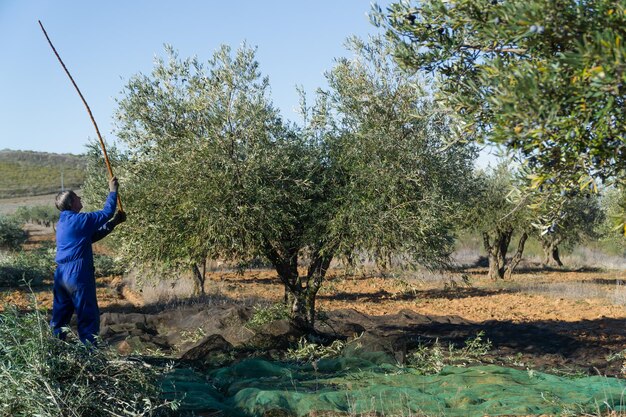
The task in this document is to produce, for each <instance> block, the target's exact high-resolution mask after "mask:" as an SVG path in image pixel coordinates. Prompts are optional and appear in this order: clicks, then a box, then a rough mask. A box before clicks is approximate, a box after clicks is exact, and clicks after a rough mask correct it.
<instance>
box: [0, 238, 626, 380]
mask: <svg viewBox="0 0 626 417" xmlns="http://www.w3.org/2000/svg"><path fill="white" fill-rule="evenodd" d="M30 232H31V238H30V241H29V244H30V245H36V244H37V243H38V242H40V241H42V240H50V239H53V235H52V234H51V230H37V229H32V230H31V231H30ZM624 283H626V271H604V270H589V269H587V270H549V271H546V270H542V269H540V268H537V267H533V266H532V265H527V266H526V268H523V269H522V270H521V271H520V273H518V274H516V275H515V276H514V277H513V278H512V280H510V281H499V282H493V281H491V280H489V279H487V277H486V271H485V269H481V268H474V269H466V270H463V271H459V272H458V273H450V274H432V273H428V272H421V273H413V274H412V275H403V276H401V277H392V276H387V277H385V276H381V274H380V273H372V272H370V273H367V274H365V273H358V274H353V275H346V274H345V271H343V270H341V269H336V270H332V271H331V272H330V274H329V277H328V279H327V281H326V282H325V284H324V287H323V289H322V290H321V292H320V294H319V295H318V308H319V309H320V310H322V311H324V312H325V313H326V315H327V316H328V317H329V318H330V320H331V321H333V322H334V324H335V326H348V327H350V326H352V328H355V329H360V330H365V331H368V332H371V333H373V334H376V335H378V336H379V337H382V338H385V337H389V338H396V339H397V338H398V337H402V338H403V339H402V340H403V343H405V344H408V348H409V349H410V348H413V347H416V346H417V345H418V344H421V343H433V342H434V341H435V340H438V341H439V342H451V343H455V344H457V345H460V344H462V343H463V341H464V340H467V338H470V337H473V336H475V335H476V334H478V332H480V331H483V332H485V337H486V338H488V339H489V340H490V341H491V342H492V343H493V349H492V352H490V358H491V359H493V360H496V361H499V362H507V363H509V364H511V365H515V366H519V367H530V368H533V369H535V368H538V369H547V370H554V371H555V372H562V373H568V372H580V371H583V372H587V373H600V374H605V375H612V376H622V377H624V376H626V375H624V374H623V372H624V359H625V358H624V353H625V352H626V285H624ZM176 285H177V284H176ZM174 287H175V284H174V283H172V284H171V288H172V291H174ZM205 289H206V292H207V294H208V297H209V298H210V299H212V300H214V301H213V302H211V304H210V307H211V311H212V313H211V314H213V315H215V314H218V313H216V311H225V310H227V309H229V308H233V306H248V307H249V306H250V305H254V304H255V303H262V304H264V305H267V304H269V303H273V302H277V301H279V300H281V299H282V297H283V286H282V285H281V284H280V283H279V281H278V278H277V276H276V273H275V272H274V271H272V270H269V269H260V270H251V271H246V272H245V273H244V274H237V273H235V272H232V271H227V270H224V271H221V270H216V271H213V272H211V273H210V277H209V279H208V282H207V284H206V286H205ZM97 291H98V299H99V303H100V307H101V311H102V312H103V313H109V316H108V317H113V316H112V315H115V317H118V320H122V319H120V318H119V317H122V316H123V315H125V314H126V315H128V314H137V313H145V314H147V313H150V314H154V313H156V312H159V313H161V314H163V313H164V311H165V310H167V309H170V308H176V307H173V306H174V304H173V303H171V302H165V301H164V300H159V299H155V296H154V294H152V295H151V294H150V286H149V285H148V286H144V287H143V288H140V287H139V286H138V285H137V284H136V283H135V282H134V281H133V280H130V279H129V278H128V277H126V278H124V277H105V278H100V279H98V290H97ZM33 292H34V294H35V295H36V298H37V302H38V303H39V305H40V306H42V307H46V308H50V307H51V304H52V292H51V283H50V282H46V283H45V284H44V285H43V286H41V287H38V288H34V289H33ZM28 298H29V294H28V292H27V291H24V290H23V289H12V288H0V305H4V304H7V303H8V304H14V305H17V306H19V307H22V308H27V307H28V306H29V300H28ZM218 299H219V300H220V301H219V303H217V302H215V300H218ZM216 309H217V310H216ZM196 310H197V308H196ZM218 315H219V314H218ZM110 320H112V319H110ZM620 352H622V358H621V359H620V358H619V354H620ZM611 357H613V358H617V359H616V360H609V359H611Z"/></svg>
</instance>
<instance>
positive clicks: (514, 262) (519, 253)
mask: <svg viewBox="0 0 626 417" xmlns="http://www.w3.org/2000/svg"><path fill="white" fill-rule="evenodd" d="M526 239H528V233H526V232H524V233H522V235H521V236H520V238H519V243H518V244H517V251H516V252H515V255H513V258H511V261H510V262H509V264H508V265H507V267H506V272H505V274H504V279H510V278H511V276H512V275H513V271H515V268H517V265H519V263H520V261H521V260H522V255H523V254H524V245H525V244H526Z"/></svg>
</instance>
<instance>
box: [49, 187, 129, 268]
mask: <svg viewBox="0 0 626 417" xmlns="http://www.w3.org/2000/svg"><path fill="white" fill-rule="evenodd" d="M116 207H117V193H116V192H110V193H109V196H108V197H107V199H106V202H105V203H104V208H103V209H102V210H100V211H93V212H88V213H75V212H73V211H71V210H64V211H62V212H61V214H60V218H59V222H58V224H57V232H56V239H57V255H56V259H55V260H56V262H57V264H59V265H63V264H67V263H71V262H74V261H79V260H82V261H83V265H82V266H83V267H87V268H89V269H92V268H90V267H93V250H92V248H91V244H92V243H93V242H95V241H96V240H99V239H101V238H102V237H104V236H106V235H107V234H108V233H109V232H110V231H111V230H112V227H111V226H110V225H109V224H107V222H108V221H109V220H110V219H111V218H112V217H113V215H114V214H115V209H116ZM109 229H111V230H109ZM85 263H86V265H85Z"/></svg>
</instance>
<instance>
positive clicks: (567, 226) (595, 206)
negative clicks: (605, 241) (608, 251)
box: [533, 193, 605, 266]
mask: <svg viewBox="0 0 626 417" xmlns="http://www.w3.org/2000/svg"><path fill="white" fill-rule="evenodd" d="M553 198H554V197H549V196H548V197H544V196H541V197H540V198H539V199H538V204H536V205H533V207H534V211H535V213H537V214H536V216H538V217H541V216H546V217H549V218H556V220H553V222H552V224H551V226H550V227H549V228H548V229H541V228H535V229H534V231H535V233H534V234H535V236H537V239H538V240H539V242H540V243H541V248H542V250H543V254H544V257H543V264H544V265H546V266H563V262H562V261H561V257H560V251H559V248H563V247H565V248H571V247H573V246H574V245H575V244H579V243H581V242H583V241H585V240H590V239H598V238H599V237H600V231H599V227H600V226H601V224H602V222H604V221H605V213H604V210H603V209H602V207H601V205H600V197H599V195H597V194H592V193H585V194H580V193H579V194H576V195H574V196H568V197H567V198H566V199H565V200H564V202H563V203H562V204H559V207H560V208H559V211H558V213H556V214H557V215H556V216H554V215H553V214H552V212H551V211H552V210H553V207H554V206H555V204H554V203H552V202H551V201H550V200H551V199H553Z"/></svg>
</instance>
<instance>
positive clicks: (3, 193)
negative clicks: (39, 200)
mask: <svg viewBox="0 0 626 417" xmlns="http://www.w3.org/2000/svg"><path fill="white" fill-rule="evenodd" d="M86 164H87V160H86V158H85V157H84V156H80V155H72V154H54V153H47V152H33V151H11V150H8V149H4V150H1V151H0V198H9V197H21V196H30V195H40V194H50V193H54V192H57V191H60V190H61V175H63V185H64V187H65V188H66V189H71V188H80V186H81V185H82V184H83V182H84V181H85V168H86Z"/></svg>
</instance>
